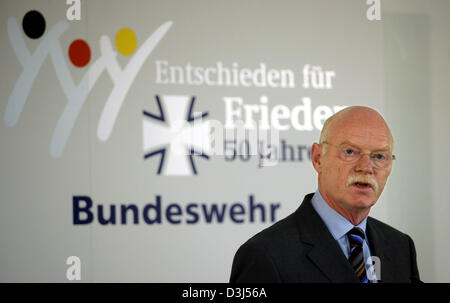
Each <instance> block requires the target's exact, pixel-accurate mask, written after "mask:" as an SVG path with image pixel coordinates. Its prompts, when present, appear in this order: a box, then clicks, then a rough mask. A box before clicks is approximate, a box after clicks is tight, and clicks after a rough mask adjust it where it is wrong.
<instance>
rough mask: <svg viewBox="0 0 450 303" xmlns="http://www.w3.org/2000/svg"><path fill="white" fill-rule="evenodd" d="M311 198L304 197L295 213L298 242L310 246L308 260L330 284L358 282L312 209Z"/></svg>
mask: <svg viewBox="0 0 450 303" xmlns="http://www.w3.org/2000/svg"><path fill="white" fill-rule="evenodd" d="M312 197H313V194H308V195H306V196H305V198H304V200H303V202H302V204H301V205H300V207H299V208H298V209H297V211H296V212H295V214H296V224H297V227H298V230H299V236H300V240H301V241H302V242H304V243H306V244H308V245H310V246H311V249H310V250H309V251H308V254H307V255H308V258H309V259H310V260H311V262H313V263H314V265H315V266H317V267H318V268H319V270H320V271H321V272H322V273H323V274H324V275H325V276H326V277H327V278H328V279H329V280H330V281H331V282H359V280H358V278H357V277H356V275H355V273H354V271H353V268H352V267H351V265H350V263H349V262H348V260H347V258H346V257H345V255H344V253H343V252H342V250H341V248H340V247H339V244H338V243H337V242H336V241H335V240H334V238H333V236H332V235H331V233H330V232H329V230H328V228H327V227H326V225H325V223H324V222H323V221H322V219H321V218H320V216H319V215H318V214H317V212H316V211H315V210H314V208H313V207H312V205H311V198H312Z"/></svg>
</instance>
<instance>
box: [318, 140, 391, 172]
mask: <svg viewBox="0 0 450 303" xmlns="http://www.w3.org/2000/svg"><path fill="white" fill-rule="evenodd" d="M321 144H328V145H330V146H333V147H334V148H336V149H337V150H338V151H339V158H341V159H342V160H344V161H346V162H356V161H357V160H359V159H361V157H362V156H363V155H365V154H366V153H362V152H361V151H360V150H358V149H356V148H354V147H351V146H349V145H342V146H336V145H333V144H331V143H328V142H326V141H325V142H322V143H321ZM369 157H370V160H372V163H373V164H374V165H375V166H376V167H379V168H385V167H387V166H389V164H391V163H392V161H393V160H395V156H394V155H391V154H390V153H388V152H385V151H377V152H371V153H369Z"/></svg>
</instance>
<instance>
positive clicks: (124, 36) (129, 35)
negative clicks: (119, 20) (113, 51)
mask: <svg viewBox="0 0 450 303" xmlns="http://www.w3.org/2000/svg"><path fill="white" fill-rule="evenodd" d="M136 46H137V37H136V35H135V34H134V32H133V31H132V30H131V29H129V28H126V27H124V28H122V29H121V30H120V31H119V32H118V33H117V35H116V47H117V50H118V51H119V53H121V54H122V55H124V56H129V55H131V54H132V53H133V52H134V50H135V49H136Z"/></svg>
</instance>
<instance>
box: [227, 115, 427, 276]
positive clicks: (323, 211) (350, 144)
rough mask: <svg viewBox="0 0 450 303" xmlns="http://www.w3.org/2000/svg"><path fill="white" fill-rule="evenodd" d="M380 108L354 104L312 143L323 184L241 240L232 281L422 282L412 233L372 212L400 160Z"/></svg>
mask: <svg viewBox="0 0 450 303" xmlns="http://www.w3.org/2000/svg"><path fill="white" fill-rule="evenodd" d="M392 151H393V138H392V135H391V132H390V130H389V127H388V125H387V124H386V122H385V121H384V119H383V117H382V116H381V115H380V114H379V113H378V112H376V111H375V110H373V109H371V108H368V107H363V106H352V107H348V108H346V109H344V110H341V111H339V112H338V113H336V114H335V115H333V116H332V117H330V118H329V119H327V121H326V122H325V124H324V127H323V129H322V132H321V135H320V140H319V143H314V144H313V146H312V151H311V152H312V163H313V166H314V168H315V170H316V171H317V173H318V190H317V191H316V192H315V193H312V194H308V195H306V196H305V198H304V200H303V202H302V204H301V205H300V207H299V208H298V209H297V210H296V211H295V212H294V213H293V214H291V215H289V216H288V217H286V218H284V219H283V220H281V221H279V222H277V223H275V224H274V225H272V226H271V227H269V228H267V229H265V230H263V231H262V232H260V233H258V234H256V235H255V236H254V237H252V238H251V239H249V240H248V241H247V242H246V243H244V244H243V245H242V246H241V247H240V248H239V250H238V251H237V252H236V255H235V257H234V260H233V266H232V270H231V277H230V282H232V283H234V282H255V283H258V282H361V283H367V282H372V283H378V282H407V283H408V282H418V281H420V280H419V271H418V268H417V261H416V251H415V247H414V243H413V241H412V239H411V238H410V237H409V236H408V235H406V234H404V233H402V232H400V231H398V230H396V229H394V228H392V227H390V226H388V225H386V224H384V223H382V222H380V221H378V220H376V219H374V218H371V217H368V214H369V211H370V208H371V207H372V206H373V205H374V204H375V203H376V201H377V200H378V198H379V196H380V195H381V193H382V191H383V189H384V186H385V184H386V181H387V178H388V176H389V174H390V172H391V168H392V161H393V160H395V156H394V155H393V154H392Z"/></svg>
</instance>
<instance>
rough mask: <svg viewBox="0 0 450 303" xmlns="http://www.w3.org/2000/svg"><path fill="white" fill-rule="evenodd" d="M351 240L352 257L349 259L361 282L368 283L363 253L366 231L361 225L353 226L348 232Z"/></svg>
mask: <svg viewBox="0 0 450 303" xmlns="http://www.w3.org/2000/svg"><path fill="white" fill-rule="evenodd" d="M347 236H348V240H349V242H350V257H349V258H348V261H349V262H350V264H351V265H352V267H353V270H354V271H355V274H356V276H357V277H358V279H359V281H361V283H367V282H368V280H367V275H366V266H365V263H364V255H363V242H364V232H363V230H362V229H361V228H359V227H353V228H352V229H351V230H350V231H349V232H348V233H347Z"/></svg>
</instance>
